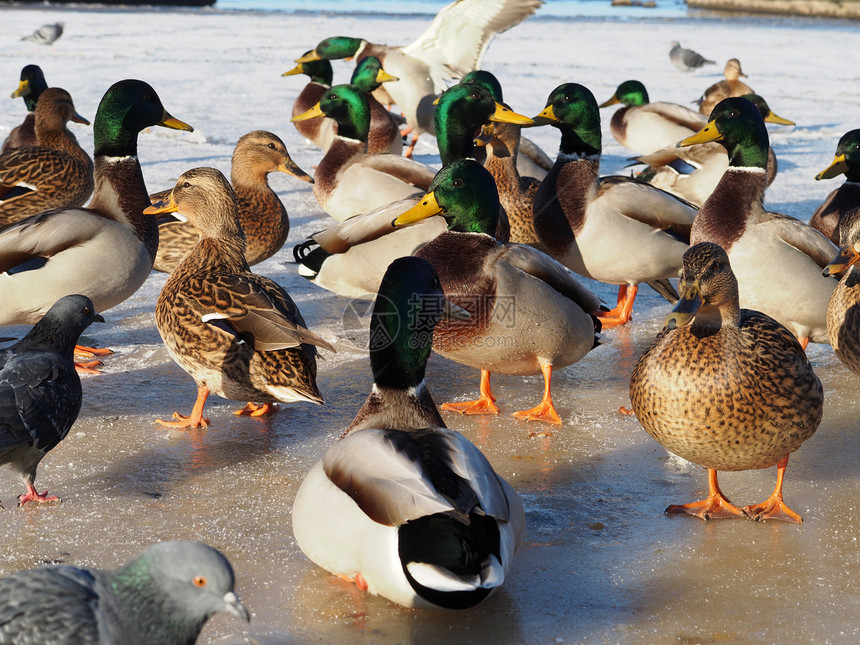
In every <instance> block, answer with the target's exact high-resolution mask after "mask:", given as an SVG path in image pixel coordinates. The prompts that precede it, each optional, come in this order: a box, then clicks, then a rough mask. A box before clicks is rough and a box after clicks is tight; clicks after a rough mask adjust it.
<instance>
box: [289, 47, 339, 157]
mask: <svg viewBox="0 0 860 645" xmlns="http://www.w3.org/2000/svg"><path fill="white" fill-rule="evenodd" d="M311 51H313V50H311ZM309 53H310V52H305V55H307V54H309ZM297 74H305V75H306V76H308V77H309V78H310V81H309V82H308V84H307V85H305V86H304V88H303V89H302V91H301V92H299V95H298V96H297V97H296V100H295V102H294V103H293V108H292V114H291V115H290V116H294V117H295V116H299V115H300V114H304V113H305V112H307V111H308V110H310V109H311V108H312V107H313V106H315V105H316V104H317V103H319V102H320V99H321V98H322V95H323V94H324V93H325V91H326V90H327V89H329V88H330V87H331V81H332V76H333V74H332V69H331V63H330V62H329V61H327V60H316V61H310V62H307V63H299V64H297V65H296V66H295V67H293V68H292V69H291V70H289V71H287V72H284V73H283V74H281V76H295V75H297ZM292 123H293V125H294V126H295V128H296V130H297V131H298V133H299V134H300V135H302V136H303V137H304V138H305V139H307V140H308V141H310V142H311V143H313V144H315V145H317V146H318V147H320V148H322V149H323V150H324V151H325V150H328V147H329V146H330V145H331V142H332V141H333V140H334V135H335V129H334V126H335V123H334V119H310V120H308V121H293V122H292Z"/></svg>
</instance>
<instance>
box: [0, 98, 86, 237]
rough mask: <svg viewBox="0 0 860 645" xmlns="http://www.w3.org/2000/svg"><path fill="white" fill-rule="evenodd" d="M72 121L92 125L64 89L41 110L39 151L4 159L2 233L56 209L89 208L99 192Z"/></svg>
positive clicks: (0, 163) (16, 151) (0, 167)
mask: <svg viewBox="0 0 860 645" xmlns="http://www.w3.org/2000/svg"><path fill="white" fill-rule="evenodd" d="M69 121H75V122H76V123H83V124H85V125H89V124H90V122H89V121H88V120H87V119H85V118H84V117H82V116H81V115H80V114H78V113H77V111H76V110H75V104H74V103H73V102H72V97H71V95H70V94H69V93H68V92H67V91H66V90H64V89H61V88H59V87H51V88H48V89H47V90H45V91H44V92H42V94H41V95H40V98H39V103H38V104H37V105H36V126H35V128H36V139H37V142H38V143H37V145H35V146H21V147H18V148H12V149H10V150H8V151H6V152H4V153H3V154H2V155H0V228H2V227H3V226H8V225H9V224H12V223H13V222H17V221H19V220H22V219H24V218H25V217H29V216H31V215H36V214H37V213H41V212H42V211H46V210H49V209H52V208H74V207H77V206H83V205H84V204H85V203H86V201H87V200H88V199H89V198H90V195H92V193H93V160H92V159H91V158H90V156H89V155H88V154H87V153H86V152H85V151H84V149H83V148H81V146H80V145H79V144H78V141H77V139H75V135H73V134H72V133H71V132H69V130H68V128H66V124H67V123H68V122H69Z"/></svg>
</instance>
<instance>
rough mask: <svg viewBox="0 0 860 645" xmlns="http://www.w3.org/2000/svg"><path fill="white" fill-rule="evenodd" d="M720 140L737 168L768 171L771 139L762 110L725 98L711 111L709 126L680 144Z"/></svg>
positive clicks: (739, 99) (740, 100) (739, 98)
mask: <svg viewBox="0 0 860 645" xmlns="http://www.w3.org/2000/svg"><path fill="white" fill-rule="evenodd" d="M710 141H717V142H719V143H720V144H722V146H723V147H724V148H725V149H726V152H728V154H729V165H730V166H733V167H735V168H767V153H768V149H769V147H770V140H769V138H768V134H767V128H766V127H765V124H764V119H762V117H761V113H760V112H759V109H758V108H757V107H756V106H755V105H754V104H753V103H752V102H751V101H749V100H747V99H745V98H741V97H731V98H727V99H723V100H722V101H720V102H719V103H717V105H716V106H715V107H714V109H713V111H711V117H710V121H709V122H708V124H707V125H706V126H705V127H704V128H702V129H701V130H700V131H699V132H697V133H696V134H694V135H692V136H690V137H687V138H686V139H684V140H683V141H681V142H679V143H678V146H680V147H683V146H688V145H694V144H697V143H708V142H710Z"/></svg>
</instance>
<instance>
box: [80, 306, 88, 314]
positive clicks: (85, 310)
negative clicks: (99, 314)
mask: <svg viewBox="0 0 860 645" xmlns="http://www.w3.org/2000/svg"><path fill="white" fill-rule="evenodd" d="M81 313H82V314H84V315H85V316H86V315H88V314H89V313H90V308H89V307H84V308H83V309H81Z"/></svg>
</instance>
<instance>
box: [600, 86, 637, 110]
mask: <svg viewBox="0 0 860 645" xmlns="http://www.w3.org/2000/svg"><path fill="white" fill-rule="evenodd" d="M617 103H621V104H622V105H626V106H627V107H630V106H634V105H647V104H648V90H646V89H645V86H644V85H643V84H642V83H640V82H639V81H635V80H630V81H624V82H623V83H622V84H621V85H619V86H618V89H616V90H615V94H613V95H612V98H610V99H607V100H606V101H604V102H603V103H601V104H600V107H607V106H609V105H615V104H617Z"/></svg>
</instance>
